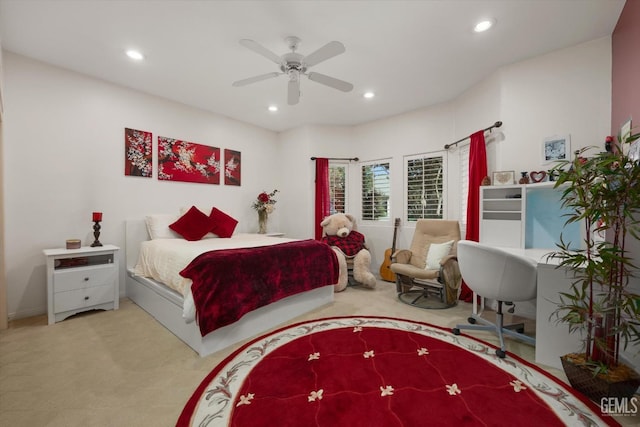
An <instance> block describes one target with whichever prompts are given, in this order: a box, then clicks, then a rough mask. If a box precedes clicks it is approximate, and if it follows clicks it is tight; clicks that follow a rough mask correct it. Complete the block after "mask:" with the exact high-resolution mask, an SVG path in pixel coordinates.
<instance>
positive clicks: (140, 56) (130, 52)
mask: <svg viewBox="0 0 640 427" xmlns="http://www.w3.org/2000/svg"><path fill="white" fill-rule="evenodd" d="M126 53H127V56H128V57H129V58H131V59H134V60H136V61H142V60H143V59H144V55H143V54H142V53H140V52H139V51H137V50H134V49H129V50H127V52H126Z"/></svg>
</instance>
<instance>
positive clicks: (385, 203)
mask: <svg viewBox="0 0 640 427" xmlns="http://www.w3.org/2000/svg"><path fill="white" fill-rule="evenodd" d="M390 169H391V165H390V163H389V162H372V163H366V164H363V165H362V219H363V220H369V221H377V220H385V219H389V218H390V217H391V212H390V207H389V201H390V198H391V177H390Z"/></svg>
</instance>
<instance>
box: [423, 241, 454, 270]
mask: <svg viewBox="0 0 640 427" xmlns="http://www.w3.org/2000/svg"><path fill="white" fill-rule="evenodd" d="M452 246H453V240H449V241H448V242H444V243H432V244H431V246H429V252H427V265H426V266H425V268H426V269H427V270H439V269H440V260H441V259H442V258H444V257H446V256H447V255H449V253H450V252H451V247H452Z"/></svg>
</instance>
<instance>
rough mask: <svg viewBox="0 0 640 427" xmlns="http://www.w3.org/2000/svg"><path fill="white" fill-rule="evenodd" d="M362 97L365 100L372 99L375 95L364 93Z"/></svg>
mask: <svg viewBox="0 0 640 427" xmlns="http://www.w3.org/2000/svg"><path fill="white" fill-rule="evenodd" d="M362 96H364V97H365V98H367V99H370V98H373V97H374V96H376V94H375V93H373V92H365V93H364V95H362Z"/></svg>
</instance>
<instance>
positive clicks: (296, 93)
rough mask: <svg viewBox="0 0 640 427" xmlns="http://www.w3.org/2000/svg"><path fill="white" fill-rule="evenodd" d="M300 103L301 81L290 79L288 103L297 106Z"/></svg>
mask: <svg viewBox="0 0 640 427" xmlns="http://www.w3.org/2000/svg"><path fill="white" fill-rule="evenodd" d="M298 101H300V79H290V80H289V90H288V92H287V103H288V104H289V105H296V104H297V103H298Z"/></svg>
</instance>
